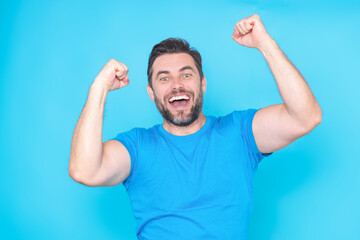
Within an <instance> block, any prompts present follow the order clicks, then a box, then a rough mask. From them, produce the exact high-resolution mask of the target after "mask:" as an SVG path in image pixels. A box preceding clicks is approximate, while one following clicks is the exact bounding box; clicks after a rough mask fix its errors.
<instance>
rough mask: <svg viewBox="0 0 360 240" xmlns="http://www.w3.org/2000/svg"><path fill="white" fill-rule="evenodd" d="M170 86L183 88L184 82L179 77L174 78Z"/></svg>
mask: <svg viewBox="0 0 360 240" xmlns="http://www.w3.org/2000/svg"><path fill="white" fill-rule="evenodd" d="M171 88H172V89H173V90H175V89H181V88H184V83H183V82H182V81H181V79H180V78H174V80H173V82H172V85H171Z"/></svg>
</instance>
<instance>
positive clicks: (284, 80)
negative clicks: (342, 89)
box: [258, 38, 321, 126]
mask: <svg viewBox="0 0 360 240" xmlns="http://www.w3.org/2000/svg"><path fill="white" fill-rule="evenodd" d="M258 49H259V50H260V52H261V53H262V54H263V56H264V57H265V59H266V61H267V63H268V65H269V67H270V70H271V72H272V74H273V75H274V78H275V81H276V84H277V86H278V89H279V92H280V95H281V98H282V99H283V101H284V104H285V107H286V109H287V112H288V113H289V115H290V116H291V117H292V118H293V119H294V120H296V121H298V122H299V123H300V124H303V125H304V126H307V125H308V124H309V125H311V124H313V122H317V121H320V119H321V109H320V106H319V104H318V102H317V100H316V99H315V97H314V95H313V93H312V91H311V89H310V87H309V86H308V84H307V83H306V81H305V79H304V78H303V76H302V75H301V73H300V72H299V71H298V70H297V69H296V67H295V66H294V65H293V64H292V63H291V62H290V61H289V60H288V58H287V57H286V56H285V54H284V53H283V52H282V51H281V49H280V48H279V46H278V45H277V43H276V42H275V41H274V40H273V39H271V38H269V39H268V40H267V41H264V43H263V44H262V45H261V46H260V47H259V48H258Z"/></svg>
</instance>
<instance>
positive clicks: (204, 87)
mask: <svg viewBox="0 0 360 240" xmlns="http://www.w3.org/2000/svg"><path fill="white" fill-rule="evenodd" d="M201 88H202V92H203V93H205V92H206V78H205V77H203V79H202V82H201Z"/></svg>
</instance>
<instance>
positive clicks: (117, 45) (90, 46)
mask: <svg viewBox="0 0 360 240" xmlns="http://www.w3.org/2000/svg"><path fill="white" fill-rule="evenodd" d="M129 2H131V3H129ZM0 6H1V7H0V20H1V21H0V27H1V33H0V34H1V39H0V41H1V42H0V48H1V52H0V54H1V62H0V63H1V64H0V99H1V101H0V104H1V118H0V134H1V135H0V136H1V138H0V141H1V145H0V146H1V151H0V159H1V162H0V163H1V168H0V171H1V172H0V184H1V197H0V223H1V224H0V238H1V239H129V240H131V239H132V240H135V239H136V237H135V221H134V218H133V215H132V211H131V206H130V202H129V199H128V196H127V194H126V191H125V189H124V187H123V186H122V185H121V186H118V187H112V188H89V187H85V186H82V185H80V184H78V183H76V182H74V181H72V180H71V179H70V177H69V176H68V172H67V167H68V161H69V155H70V144H71V137H72V133H73V130H74V127H75V124H76V122H77V119H78V117H79V115H80V112H81V110H82V107H83V105H84V103H85V101H86V98H87V94H88V90H89V87H90V84H91V83H92V81H93V79H94V78H95V77H96V75H97V73H98V72H99V71H100V69H101V68H102V66H103V65H104V64H105V63H106V62H107V61H108V60H109V59H110V58H115V59H117V60H119V61H121V62H124V63H125V64H126V65H127V66H128V67H129V69H130V73H129V76H130V81H131V83H130V85H129V86H128V87H126V88H124V89H121V90H119V91H115V92H111V93H109V95H108V99H107V103H106V110H105V116H104V128H103V140H104V141H105V140H108V139H109V138H112V137H114V136H115V135H116V134H117V133H118V132H121V131H125V130H128V129H130V128H132V127H135V126H138V127H150V126H152V125H153V124H155V123H159V122H160V121H161V120H162V118H161V117H160V115H159V113H158V112H157V110H156V108H155V106H154V104H153V102H151V101H150V99H149V97H148V95H147V92H146V81H147V77H146V67H147V58H148V56H149V53H150V50H151V48H152V46H153V45H154V44H156V43H158V42H159V41H161V40H163V39H165V38H168V37H183V38H185V39H187V40H188V41H189V42H190V43H191V44H192V45H193V46H195V47H196V48H197V49H198V50H199V51H200V52H201V54H202V56H203V59H204V60H203V61H204V62H203V65H204V73H205V76H206V78H207V81H208V89H207V92H206V94H205V105H204V112H205V113H206V114H208V115H223V114H227V113H229V112H231V111H233V110H236V109H237V110H238V109H245V108H260V107H265V106H268V105H271V104H275V103H280V102H281V98H280V96H279V94H278V92H277V88H276V84H275V82H274V80H273V77H272V75H271V72H270V71H269V69H268V67H267V65H266V62H265V60H264V59H263V57H262V56H261V54H260V53H259V52H258V51H257V50H254V49H247V48H245V47H241V46H239V45H238V44H236V43H235V42H234V41H233V40H232V39H231V34H232V32H233V26H234V24H235V23H236V22H237V21H239V20H240V19H242V18H243V17H247V16H250V15H252V14H253V13H258V14H259V15H260V17H261V18H262V20H263V23H264V24H265V26H266V28H267V30H268V32H269V33H270V34H271V36H272V37H273V38H274V39H275V40H276V41H277V42H278V44H279V45H280V47H281V48H282V49H283V51H284V52H285V53H286V54H287V56H288V57H289V58H290V60H291V61H292V62H293V63H294V64H295V65H296V66H297V67H298V68H299V69H300V71H301V72H302V74H303V75H304V76H305V78H306V79H307V81H308V83H309V85H310V87H311V88H312V90H313V92H314V94H315V96H316V97H317V99H318V101H319V103H320V105H321V107H322V109H323V122H322V123H321V125H319V126H318V127H317V128H316V129H315V130H314V131H313V132H311V133H310V134H309V135H307V136H305V137H303V138H302V139H300V140H298V141H296V142H295V143H293V144H292V145H290V146H289V147H287V148H285V149H283V150H280V151H278V152H277V153H275V154H273V155H272V156H271V157H269V158H267V159H266V160H264V161H263V162H262V163H261V164H260V166H259V170H258V172H257V175H256V180H255V198H254V214H253V218H252V221H251V227H250V233H249V239H251V240H255V239H258V240H263V239H277V240H288V239H292V240H297V239H326V240H329V239H353V240H355V239H360V207H359V203H360V190H359V189H360V176H359V172H360V163H359V162H360V157H359V155H358V150H359V147H358V145H359V134H360V128H359V122H360V121H359V120H360V114H359V103H360V101H359V90H360V87H359V86H360V83H359V82H360V77H359V76H360V70H359V69H360V61H359V59H358V57H359V54H360V47H359V39H360V34H359V29H360V4H359V1H350V0H345V1H338V2H331V1H325V0H324V1H311V0H306V1H301V2H300V1H285V0H276V1H264V0H263V1H262V0H260V1H249V0H246V1H235V0H233V1H230V0H227V1H205V0H203V1H196V2H192V1H190V0H184V1H176V2H174V3H172V2H170V1H164V2H161V1H115V0H111V1H19V0H18V1H7V2H4V1H2V2H1V5H0Z"/></svg>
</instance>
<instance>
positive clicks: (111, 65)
mask: <svg viewBox="0 0 360 240" xmlns="http://www.w3.org/2000/svg"><path fill="white" fill-rule="evenodd" d="M128 72H129V69H128V68H127V67H126V65H125V64H123V63H121V62H119V61H116V60H115V59H110V61H108V62H107V63H106V64H105V66H104V67H103V68H102V69H101V71H100V73H99V75H97V77H96V78H95V80H94V83H96V84H100V85H101V86H102V87H104V88H105V89H107V90H108V91H113V90H116V89H119V88H122V87H125V86H126V85H128V84H129V76H128V75H127V73H128Z"/></svg>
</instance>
